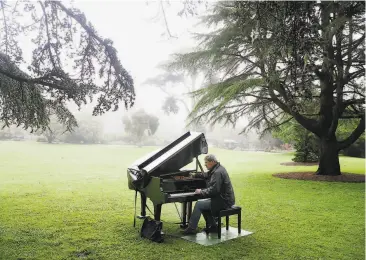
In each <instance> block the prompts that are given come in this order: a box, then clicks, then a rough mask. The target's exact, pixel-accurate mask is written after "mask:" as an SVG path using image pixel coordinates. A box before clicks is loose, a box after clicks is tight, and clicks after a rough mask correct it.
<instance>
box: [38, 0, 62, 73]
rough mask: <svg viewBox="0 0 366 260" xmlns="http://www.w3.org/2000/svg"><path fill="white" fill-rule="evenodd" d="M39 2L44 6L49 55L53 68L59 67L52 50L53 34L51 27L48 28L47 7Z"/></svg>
mask: <svg viewBox="0 0 366 260" xmlns="http://www.w3.org/2000/svg"><path fill="white" fill-rule="evenodd" d="M38 2H39V4H40V5H41V7H42V11H43V15H44V19H45V24H46V33H47V49H48V55H49V56H50V60H51V62H52V65H53V68H54V69H56V68H58V67H57V66H56V63H55V60H54V58H53V55H52V51H51V36H50V31H49V28H48V17H47V13H46V9H45V7H44V5H43V3H42V2H41V1H38Z"/></svg>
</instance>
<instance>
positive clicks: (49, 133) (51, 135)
mask: <svg viewBox="0 0 366 260" xmlns="http://www.w3.org/2000/svg"><path fill="white" fill-rule="evenodd" d="M65 132H66V129H65V126H64V125H62V123H60V122H58V121H57V117H56V116H51V117H50V123H49V124H48V126H47V128H46V129H45V130H43V131H42V130H38V131H37V132H36V133H37V134H39V135H41V136H44V137H45V138H46V140H47V142H48V143H53V142H54V141H55V140H56V139H57V138H59V137H60V136H61V135H62V134H64V133H65ZM40 140H41V139H40Z"/></svg>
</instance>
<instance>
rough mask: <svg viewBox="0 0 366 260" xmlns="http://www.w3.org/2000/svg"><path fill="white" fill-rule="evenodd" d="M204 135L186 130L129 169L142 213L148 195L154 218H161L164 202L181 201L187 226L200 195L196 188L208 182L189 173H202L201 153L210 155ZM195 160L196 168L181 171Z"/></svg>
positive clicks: (129, 179) (143, 213)
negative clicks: (194, 203)
mask: <svg viewBox="0 0 366 260" xmlns="http://www.w3.org/2000/svg"><path fill="white" fill-rule="evenodd" d="M207 152H208V146H207V142H206V138H205V135H204V134H203V133H198V132H187V133H185V134H184V135H182V136H181V137H179V138H178V139H177V140H175V141H174V142H172V143H170V144H169V145H167V146H166V147H164V148H162V149H160V150H157V151H155V152H153V153H151V154H148V155H147V156H145V157H144V158H141V159H139V160H137V161H136V162H135V163H134V164H133V165H132V166H130V167H129V168H128V169H127V177H128V187H129V189H131V190H136V191H137V192H139V193H140V196H141V216H140V217H142V218H143V217H145V216H146V198H149V199H150V200H151V201H152V203H153V205H154V218H155V220H160V215H161V207H162V204H164V203H171V202H180V203H182V214H181V215H182V222H181V227H182V228H185V227H186V226H187V221H188V220H189V218H190V216H191V213H192V202H193V201H197V200H198V199H199V198H200V195H197V194H194V191H195V190H196V189H202V188H206V181H205V180H204V179H200V178H191V177H189V176H190V173H194V172H203V171H204V170H203V168H202V165H201V163H200V161H199V160H198V156H199V155H200V154H207ZM194 159H195V161H196V163H195V166H196V167H195V169H192V170H182V168H184V167H185V166H186V165H188V164H190V163H191V162H193V160H194Z"/></svg>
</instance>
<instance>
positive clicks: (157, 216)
mask: <svg viewBox="0 0 366 260" xmlns="http://www.w3.org/2000/svg"><path fill="white" fill-rule="evenodd" d="M161 205H162V204H156V205H155V204H154V219H155V220H157V221H160V215H161Z"/></svg>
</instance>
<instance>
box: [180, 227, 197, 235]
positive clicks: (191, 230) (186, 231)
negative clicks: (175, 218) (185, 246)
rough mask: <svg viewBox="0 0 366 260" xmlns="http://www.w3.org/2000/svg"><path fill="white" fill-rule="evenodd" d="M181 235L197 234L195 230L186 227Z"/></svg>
mask: <svg viewBox="0 0 366 260" xmlns="http://www.w3.org/2000/svg"><path fill="white" fill-rule="evenodd" d="M182 233H183V235H195V234H197V230H196V229H195V228H191V227H187V228H186V229H185V230H183V232H182Z"/></svg>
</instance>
